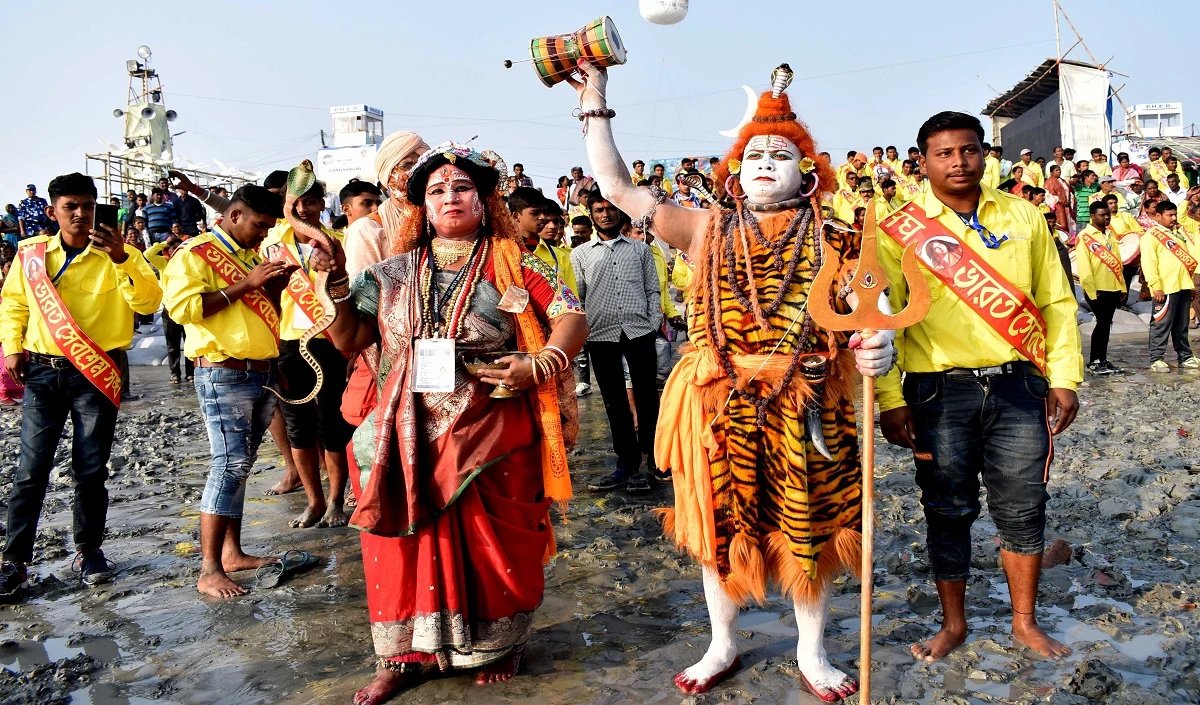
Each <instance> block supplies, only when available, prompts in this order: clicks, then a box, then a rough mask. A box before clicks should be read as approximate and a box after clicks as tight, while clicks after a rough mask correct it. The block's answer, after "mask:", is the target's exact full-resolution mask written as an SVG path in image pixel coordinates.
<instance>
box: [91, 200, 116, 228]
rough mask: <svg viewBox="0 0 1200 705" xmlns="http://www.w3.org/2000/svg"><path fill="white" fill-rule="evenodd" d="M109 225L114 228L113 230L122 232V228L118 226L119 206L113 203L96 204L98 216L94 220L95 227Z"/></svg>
mask: <svg viewBox="0 0 1200 705" xmlns="http://www.w3.org/2000/svg"><path fill="white" fill-rule="evenodd" d="M100 225H107V226H108V227H110V228H112V229H113V232H115V233H117V234H120V232H121V231H120V229H119V228H118V227H117V207H116V206H114V205H112V204H111V203H97V204H96V218H95V220H94V226H93V227H94V228H95V229H96V230H99V229H100V228H99V227H98V226H100Z"/></svg>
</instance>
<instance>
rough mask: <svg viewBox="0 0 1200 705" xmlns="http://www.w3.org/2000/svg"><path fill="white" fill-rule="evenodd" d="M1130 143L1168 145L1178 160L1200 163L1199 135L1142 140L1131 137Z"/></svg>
mask: <svg viewBox="0 0 1200 705" xmlns="http://www.w3.org/2000/svg"><path fill="white" fill-rule="evenodd" d="M1129 142H1130V144H1134V145H1138V146H1141V145H1145V146H1147V147H1158V148H1159V149H1162V148H1163V147H1170V148H1171V153H1172V154H1174V155H1175V156H1176V157H1177V158H1178V159H1179V161H1181V162H1182V161H1188V160H1191V161H1193V162H1197V163H1200V137H1150V138H1147V139H1144V140H1139V139H1131V140H1129Z"/></svg>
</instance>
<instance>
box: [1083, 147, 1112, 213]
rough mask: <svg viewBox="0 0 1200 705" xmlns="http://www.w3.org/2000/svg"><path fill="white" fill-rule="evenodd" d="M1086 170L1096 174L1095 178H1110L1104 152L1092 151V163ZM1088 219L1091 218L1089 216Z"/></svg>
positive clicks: (1099, 150)
mask: <svg viewBox="0 0 1200 705" xmlns="http://www.w3.org/2000/svg"><path fill="white" fill-rule="evenodd" d="M1088 168H1089V169H1091V170H1092V171H1094V172H1096V176H1099V177H1105V176H1112V167H1110V166H1109V165H1108V157H1106V156H1104V150H1103V149H1100V148H1099V147H1096V148H1095V149H1093V150H1092V161H1091V162H1089V163H1088ZM1088 217H1089V218H1091V215H1089V216H1088Z"/></svg>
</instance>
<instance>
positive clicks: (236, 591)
mask: <svg viewBox="0 0 1200 705" xmlns="http://www.w3.org/2000/svg"><path fill="white" fill-rule="evenodd" d="M196 589H197V590H199V591H200V592H202V593H204V594H205V595H209V596H211V597H238V596H240V595H245V594H246V589H245V588H243V587H242V586H241V585H238V584H237V583H235V582H233V581H232V580H230V579H229V576H228V575H225V574H224V573H222V572H220V571H215V570H214V571H212V572H211V573H201V574H200V580H199V582H197V583H196Z"/></svg>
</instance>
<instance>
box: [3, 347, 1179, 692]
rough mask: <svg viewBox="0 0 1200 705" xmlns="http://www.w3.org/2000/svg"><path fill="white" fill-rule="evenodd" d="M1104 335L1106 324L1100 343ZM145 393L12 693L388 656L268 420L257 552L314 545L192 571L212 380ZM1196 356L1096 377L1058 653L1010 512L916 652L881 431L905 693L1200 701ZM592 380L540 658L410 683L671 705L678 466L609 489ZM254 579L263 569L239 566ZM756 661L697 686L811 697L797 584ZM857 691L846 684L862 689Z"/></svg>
mask: <svg viewBox="0 0 1200 705" xmlns="http://www.w3.org/2000/svg"><path fill="white" fill-rule="evenodd" d="M1085 342H1086V341H1085ZM1145 357H1146V354H1145V342H1144V337H1138V338H1135V339H1129V340H1124V341H1121V342H1119V343H1117V344H1116V346H1115V355H1114V356H1113V359H1114V361H1115V362H1116V363H1117V364H1119V365H1124V366H1127V367H1129V368H1130V369H1135V368H1136V369H1138V370H1141V369H1144V368H1145V366H1146V359H1145ZM134 391H135V393H139V394H143V395H144V396H143V398H142V399H140V400H138V401H135V402H131V403H128V404H127V405H126V406H125V408H123V410H122V413H121V420H120V424H119V428H118V440H117V443H116V447H115V449H114V453H113V461H112V466H113V478H112V480H111V481H110V483H109V487H110V491H111V495H112V506H111V509H110V511H109V523H108V531H109V537H108V540H107V543H106V545H105V548H106V550H107V552H108V555H109V557H110V558H111V559H112V560H113V561H115V562H116V563H117V564H118V566H119V568H120V574H119V576H118V578H117V580H116V581H115V582H114V583H112V584H110V585H106V586H102V587H99V588H97V589H86V588H83V587H81V586H80V585H79V583H78V581H77V579H76V578H75V577H74V576H73V575H72V573H71V569H70V565H71V559H72V545H73V544H72V541H71V535H70V511H69V501H70V496H71V495H70V487H71V482H70V478H69V474H67V470H66V469H65V468H66V465H65V463H66V462H67V461H68V458H69V456H68V454H67V451H66V449H67V447H68V446H67V444H65V443H64V444H63V446H62V448H60V457H59V460H60V461H61V463H62V464H60V465H59V466H58V468H57V469H56V471H55V475H54V481H53V486H52V489H51V491H50V493H49V496H48V498H47V503H46V509H45V513H44V518H43V522H42V524H41V529H40V533H39V537H38V542H37V555H36V558H35V561H36V563H35V565H34V566H33V572H34V573H35V574H36V575H37V576H39V580H38V582H37V583H36V585H35V586H34V588H33V590H32V596H31V597H30V599H28V600H27V601H26V602H25V603H24V604H20V605H9V606H0V705H13V704H15V703H68V702H72V703H91V704H93V705H118V704H130V705H138V704H142V703H147V702H160V703H177V704H184V703H188V704H190V703H229V704H237V705H252V704H257V703H283V704H299V703H349V702H350V701H351V697H352V695H353V693H354V691H355V690H356V689H357V688H358V687H360V686H361V685H363V684H364V683H365V682H367V681H369V680H370V679H371V676H372V655H371V649H370V642H369V640H368V631H367V629H368V627H367V612H366V609H365V601H364V586H363V578H362V568H361V565H360V561H361V558H360V556H359V547H358V537H357V534H356V532H355V531H354V530H352V529H337V530H330V529H307V530H304V529H291V528H289V527H288V524H287V522H288V520H289V519H290V518H291V517H293V516H294V515H295V514H297V513H298V512H299V511H300V510H301V509H302V508H303V496H302V495H301V494H292V495H288V496H285V497H282V498H266V497H264V496H263V491H264V490H266V489H267V488H268V487H270V486H271V485H272V484H273V483H274V482H275V480H276V478H277V475H278V474H279V469H278V461H279V458H278V455H277V453H276V451H275V449H274V446H273V445H272V444H270V442H269V441H268V442H267V443H266V444H264V453H263V457H262V459H261V461H260V463H259V465H258V466H257V468H256V472H255V473H254V475H253V476H252V481H251V484H250V492H249V494H248V496H249V497H250V499H249V500H248V505H247V507H246V522H247V524H246V527H245V544H246V546H247V549H248V550H254V551H258V552H267V553H279V552H282V551H283V550H285V549H292V548H299V549H304V550H307V551H310V552H312V553H314V554H316V555H318V556H320V557H321V563H320V566H319V568H317V569H316V570H314V571H312V572H309V573H307V574H303V575H300V576H298V577H296V578H295V579H293V580H291V581H290V582H288V583H285V584H284V585H283V586H281V587H280V588H277V589H275V590H270V591H259V592H252V593H251V594H250V595H248V596H247V597H244V598H241V599H237V600H232V601H227V602H221V601H217V600H212V599H208V598H201V597H199V596H198V595H197V593H196V592H195V590H194V584H195V581H196V577H197V572H198V568H199V556H198V555H197V540H198V517H197V506H198V503H199V499H200V493H201V490H202V488H203V484H204V478H205V472H206V464H207V456H208V450H207V439H206V436H205V433H204V428H203V426H202V424H201V423H200V420H199V415H198V412H197V405H196V399H195V395H194V392H192V391H191V390H190V389H187V388H182V389H181V388H174V387H170V386H169V385H168V384H167V381H166V370H165V369H164V368H159V367H136V368H134ZM1198 396H1200V376H1197V375H1188V374H1182V373H1179V372H1173V373H1172V374H1170V375H1162V376H1154V377H1151V376H1149V375H1148V374H1145V373H1141V372H1138V373H1135V374H1130V375H1127V376H1123V377H1108V378H1101V379H1099V380H1098V381H1091V382H1089V383H1087V384H1085V385H1084V387H1083V388H1082V389H1081V390H1080V398H1081V400H1082V404H1083V406H1082V409H1081V412H1080V415H1079V419H1078V421H1077V422H1076V423H1075V425H1074V427H1073V428H1071V429H1070V430H1069V431H1068V432H1067V433H1066V434H1064V435H1063V436H1062V437H1061V438H1060V440H1059V445H1058V453H1057V459H1056V460H1055V463H1054V467H1053V479H1052V486H1051V495H1052V497H1053V498H1052V500H1051V504H1050V511H1049V514H1050V519H1049V527H1050V533H1051V538H1054V539H1062V540H1064V541H1065V542H1067V544H1069V547H1070V550H1069V551H1065V550H1061V549H1062V548H1063V546H1062V545H1061V544H1060V545H1059V548H1060V556H1061V557H1063V558H1069V560H1070V562H1069V564H1067V565H1060V566H1057V567H1054V568H1051V569H1049V570H1048V571H1047V572H1046V574H1045V577H1044V580H1043V587H1042V600H1041V607H1040V618H1041V620H1042V622H1043V623H1044V624H1046V625H1048V627H1049V628H1050V629H1051V630H1052V632H1053V633H1054V634H1055V635H1056V636H1058V637H1059V638H1060V639H1063V640H1065V641H1068V642H1070V643H1071V644H1073V646H1074V647H1075V654H1074V655H1073V656H1071V657H1070V658H1068V659H1066V660H1065V661H1061V662H1049V661H1045V660H1041V659H1038V658H1036V657H1034V656H1033V655H1032V654H1031V653H1030V652H1029V651H1027V650H1024V649H1020V648H1016V649H1014V648H1013V645H1012V643H1011V638H1010V637H1009V635H1008V633H1007V628H1006V627H1007V620H1008V618H1009V612H1008V605H1007V590H1006V587H1005V586H1004V583H1003V580H1002V579H1001V576H1000V573H999V572H998V570H997V566H996V561H997V548H996V545H995V541H994V538H993V537H994V527H993V525H992V524H991V522H990V521H989V520H988V519H987V517H986V514H985V516H984V518H983V519H981V520H980V521H979V522H978V523H977V524H976V527H975V528H976V530H975V549H976V551H975V558H974V564H975V568H976V572H975V575H974V577H973V578H972V580H971V583H970V593H969V594H970V597H969V606H970V617H971V625H972V627H973V628H974V632H973V634H972V636H971V640H970V641H969V643H968V644H967V645H966V646H965V647H964V648H962V649H960V650H959V651H958V652H956V653H955V654H953V655H952V656H951V657H949V658H947V659H946V660H945V661H943V662H942V663H938V664H934V665H923V664H921V665H918V664H915V663H914V662H913V659H912V657H911V656H910V655H909V652H908V647H909V644H910V643H911V642H913V641H914V640H917V639H921V638H924V637H926V636H927V635H929V634H930V633H931V628H932V626H933V624H934V622H935V620H936V618H937V610H936V598H935V597H934V593H933V590H932V586H931V582H930V576H929V572H928V567H927V563H926V560H925V557H924V537H923V523H922V520H921V514H920V509H919V506H918V503H917V492H916V489H915V487H914V484H913V482H912V463H911V459H910V458H909V457H908V456H907V455H906V454H904V453H900V452H898V451H897V449H895V448H893V447H891V446H888V445H886V444H883V443H882V440H881V439H880V440H879V444H880V445H879V453H878V458H879V465H878V468H877V471H876V472H877V476H878V488H879V490H878V491H879V494H880V501H879V505H878V512H879V517H880V529H879V536H878V542H877V548H876V551H877V554H876V555H877V557H878V560H877V565H876V576H875V579H876V585H877V595H876V599H875V615H874V618H873V621H874V625H875V627H874V631H875V635H876V640H875V644H876V647H875V657H874V660H873V661H874V669H875V676H874V688H875V694H876V699H877V700H878V701H886V702H895V703H910V702H911V703H955V704H957V705H965V704H966V703H997V702H1018V703H1032V702H1051V703H1060V704H1067V703H1080V704H1082V703H1086V702H1088V700H1087V698H1088V697H1091V698H1093V700H1092V702H1109V703H1129V704H1131V705H1133V704H1136V705H1156V704H1158V703H1169V702H1170V703H1176V702H1177V703H1184V702H1189V703H1195V702H1198V701H1200V675H1198V672H1197V664H1200V645H1198V644H1197V642H1196V640H1195V637H1194V635H1195V634H1196V633H1197V631H1198V626H1200V625H1198V619H1197V610H1196V608H1195V604H1196V602H1197V599H1198V593H1200V551H1198V550H1197V549H1198V547H1200V440H1198V439H1197V435H1198V434H1200V424H1197V422H1196V419H1197V415H1196V403H1197V398H1198ZM581 401H582V412H583V413H582V416H583V433H582V434H581V447H582V449H581V451H580V452H579V453H578V455H577V456H576V458H575V463H574V467H573V471H574V477H575V484H576V487H578V488H581V489H580V490H579V491H578V494H577V498H576V500H575V501H574V502H573V503H572V504H571V511H570V515H569V517H568V520H567V521H566V522H565V523H562V524H560V525H559V526H558V527H557V532H558V533H557V536H558V545H559V547H560V555H559V556H558V559H557V561H556V562H555V563H554V564H553V565H552V566H551V567H549V568H548V569H547V571H548V575H549V581H548V584H547V587H546V597H545V603H544V604H543V605H542V608H541V609H540V610H539V612H538V617H537V621H536V623H535V633H534V636H533V638H532V640H531V642H530V645H529V648H528V651H527V657H526V660H525V667H524V669H523V672H522V674H521V675H520V676H519V677H518V678H516V679H515V680H513V681H512V682H510V683H506V684H501V685H496V686H489V687H487V688H486V689H484V688H480V687H477V686H475V685H473V683H472V680H471V679H470V678H469V677H466V676H457V677H453V678H444V679H439V680H436V681H433V682H429V683H427V684H425V685H422V686H420V687H419V688H417V689H415V690H412V691H409V692H408V693H406V694H404V695H402V696H400V697H399V698H397V700H395V701H394V702H402V703H408V704H412V705H417V704H426V703H466V702H470V703H472V704H473V705H475V704H478V703H491V702H495V703H538V704H539V705H554V704H557V703H596V704H600V703H674V702H679V701H680V700H681V697H680V695H678V693H677V692H676V691H675V689H674V688H673V686H672V685H671V678H672V676H673V675H674V673H675V672H676V671H678V670H679V669H681V668H683V667H686V666H687V665H689V664H691V663H693V662H694V661H696V660H697V659H698V658H699V657H700V656H701V655H702V654H703V652H704V649H705V647H706V646H707V636H706V633H707V622H708V619H707V614H706V612H705V609H704V603H703V598H702V594H701V586H700V575H699V571H698V570H697V569H696V567H695V566H694V565H692V564H691V563H690V562H689V561H688V560H687V559H686V558H683V557H680V556H679V555H677V554H676V552H675V551H674V550H673V548H672V547H671V545H670V544H669V543H667V542H666V541H664V540H663V539H662V538H661V534H660V531H659V529H658V526H657V524H656V522H655V521H654V519H653V518H652V517H651V516H650V514H649V510H651V509H653V508H655V507H659V506H664V505H667V504H669V503H670V501H671V498H670V490H669V489H667V488H659V489H657V490H656V494H653V495H651V496H649V497H648V498H644V499H634V498H631V497H629V496H626V495H622V494H619V493H618V494H614V495H612V496H608V497H596V496H592V495H589V494H588V493H587V492H586V490H582V487H583V486H584V485H585V484H586V483H587V481H588V480H590V479H592V478H593V477H596V476H598V475H600V474H602V473H607V472H609V471H610V466H611V461H610V455H609V452H608V447H609V446H608V433H607V428H606V424H605V421H604V411H603V405H602V404H601V401H600V399H599V395H598V394H597V395H593V396H591V397H588V398H586V399H583V400H581ZM18 426H19V411H13V410H5V411H4V412H3V413H0V442H2V444H3V446H2V447H3V453H2V454H0V483H2V484H0V498H6V497H7V494H8V486H9V483H10V482H11V473H12V471H13V468H14V467H15V465H16V462H17V455H18V447H19V432H18ZM241 580H242V582H249V580H250V577H249V576H248V575H246V576H244V577H242V578H241ZM833 609H834V614H833V616H832V619H831V621H830V629H829V640H828V642H827V646H828V649H829V652H830V655H831V657H832V659H833V661H834V662H835V663H836V664H837V665H839V666H840V667H841V668H843V669H844V670H846V671H848V672H851V673H854V672H856V671H857V658H858V624H859V618H858V583H857V581H855V580H844V581H841V582H839V583H838V585H837V586H836V595H835V598H834V600H833ZM741 626H742V631H741V633H740V636H741V637H742V639H741V646H742V654H743V663H744V668H743V669H742V670H741V671H740V672H739V673H737V674H736V675H735V676H733V677H732V678H731V679H730V680H729V681H727V683H726V684H725V685H724V686H723V687H721V688H718V689H717V690H715V691H713V692H712V693H709V694H707V695H703V696H698V697H695V698H693V699H691V700H690V701H689V702H695V703H717V702H733V703H743V702H744V703H793V704H794V703H815V702H819V701H817V700H816V699H815V698H813V697H812V696H809V695H807V694H805V693H802V691H801V690H800V688H799V686H798V681H797V679H796V678H795V675H794V673H795V672H794V656H793V654H792V648H793V646H794V638H795V636H796V630H795V620H794V617H793V616H792V612H791V609H790V606H789V605H787V604H786V603H784V602H782V601H780V600H778V599H775V600H773V601H772V602H770V603H769V604H768V605H766V606H765V607H763V608H761V609H755V610H753V611H750V612H747V613H743V616H742V618H741ZM856 700H857V697H855V698H852V699H851V702H854V701H856Z"/></svg>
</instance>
